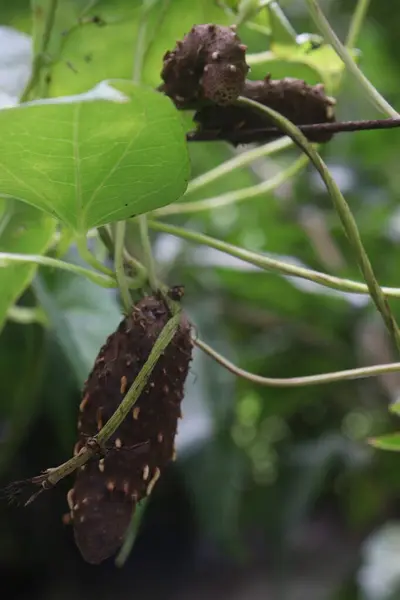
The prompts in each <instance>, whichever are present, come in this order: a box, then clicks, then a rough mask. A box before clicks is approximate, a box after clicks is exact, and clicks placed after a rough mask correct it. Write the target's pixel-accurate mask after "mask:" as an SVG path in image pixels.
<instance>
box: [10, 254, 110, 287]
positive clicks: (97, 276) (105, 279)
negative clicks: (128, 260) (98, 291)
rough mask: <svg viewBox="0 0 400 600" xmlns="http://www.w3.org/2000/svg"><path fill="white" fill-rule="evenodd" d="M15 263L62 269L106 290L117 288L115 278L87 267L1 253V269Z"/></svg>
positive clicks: (49, 259)
mask: <svg viewBox="0 0 400 600" xmlns="http://www.w3.org/2000/svg"><path fill="white" fill-rule="evenodd" d="M13 263H22V264H34V265H37V266H40V267H52V268H55V269H62V270H64V271H69V272H70V273H75V275H82V276H83V277H86V278H87V279H90V280H91V281H93V283H96V284H97V285H100V286H101V287H104V288H115V287H117V284H116V281H115V278H114V277H111V276H109V275H103V274H102V273H97V272H96V271H91V270H90V269H86V268H85V267H81V266H79V265H74V264H72V263H67V262H64V261H62V260H59V259H58V258H51V257H50V256H41V255H38V254H13V253H12V252H0V268H1V267H8V266H9V265H12V264H13Z"/></svg>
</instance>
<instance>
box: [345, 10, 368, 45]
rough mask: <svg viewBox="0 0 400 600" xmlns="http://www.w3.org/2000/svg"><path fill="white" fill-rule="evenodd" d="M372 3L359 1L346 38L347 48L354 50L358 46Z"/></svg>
mask: <svg viewBox="0 0 400 600" xmlns="http://www.w3.org/2000/svg"><path fill="white" fill-rule="evenodd" d="M370 3H371V0H358V2H357V6H356V8H355V10H354V12H353V16H352V18H351V22H350V27H349V31H348V33H347V37H346V47H347V48H353V47H354V46H355V45H356V43H357V40H358V37H359V35H360V31H361V28H362V26H363V23H364V21H365V17H366V16H367V12H368V9H369V5H370Z"/></svg>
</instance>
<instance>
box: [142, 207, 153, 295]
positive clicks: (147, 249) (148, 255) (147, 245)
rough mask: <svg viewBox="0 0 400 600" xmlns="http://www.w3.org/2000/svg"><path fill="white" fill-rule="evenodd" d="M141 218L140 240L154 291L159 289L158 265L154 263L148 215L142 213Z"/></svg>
mask: <svg viewBox="0 0 400 600" xmlns="http://www.w3.org/2000/svg"><path fill="white" fill-rule="evenodd" d="M138 219H139V231H140V240H141V243H142V248H143V253H144V264H145V267H146V269H147V275H148V280H149V284H150V287H151V289H152V290H153V291H156V290H157V289H158V286H157V275H156V267H155V264H154V258H153V252H152V249H151V242H150V237H149V226H148V221H147V216H146V215H140V217H138Z"/></svg>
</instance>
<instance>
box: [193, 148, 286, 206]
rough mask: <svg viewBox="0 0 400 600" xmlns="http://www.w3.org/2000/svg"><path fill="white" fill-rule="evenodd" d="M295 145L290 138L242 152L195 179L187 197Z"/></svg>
mask: <svg viewBox="0 0 400 600" xmlns="http://www.w3.org/2000/svg"><path fill="white" fill-rule="evenodd" d="M292 145H293V141H292V140H291V139H290V138H281V139H279V140H275V141H273V142H269V143H268V144H264V145H263V146H259V147H258V148H252V149H251V150H247V151H246V152H242V153H240V154H238V155H237V156H234V157H233V158H230V159H229V160H227V161H225V162H224V163H222V165H218V167H215V168H214V169H211V170H210V171H207V173H203V174H202V175H199V176H198V177H196V178H195V179H192V181H190V182H189V185H188V187H187V190H186V193H185V197H186V196H187V195H188V194H192V193H193V192H197V190H199V189H200V188H202V187H204V186H205V185H208V184H209V183H212V182H213V181H215V180H216V179H219V178H220V177H224V176H225V175H229V174H230V173H231V172H232V171H233V170H234V169H240V168H241V167H245V166H246V165H249V164H250V163H252V162H253V161H254V160H256V159H258V158H261V157H263V156H272V155H273V154H275V153H276V152H280V151H281V150H286V148H290V146H292Z"/></svg>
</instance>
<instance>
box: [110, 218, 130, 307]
mask: <svg viewBox="0 0 400 600" xmlns="http://www.w3.org/2000/svg"><path fill="white" fill-rule="evenodd" d="M125 232H126V222H125V221H119V222H118V223H117V224H116V226H115V247H114V268H115V276H116V278H117V282H118V287H119V292H120V294H121V300H122V304H123V307H124V309H125V311H126V313H129V311H130V309H131V307H132V298H131V295H130V293H129V286H128V282H127V279H126V275H125V269H124V244H125Z"/></svg>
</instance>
